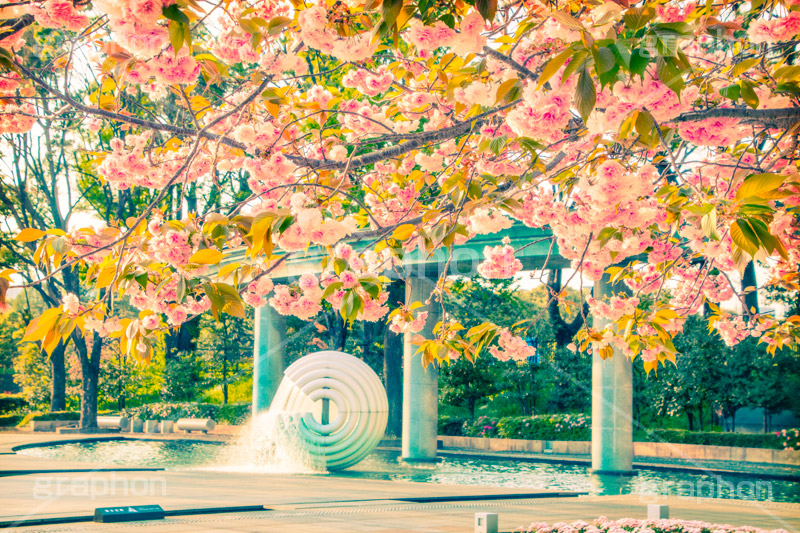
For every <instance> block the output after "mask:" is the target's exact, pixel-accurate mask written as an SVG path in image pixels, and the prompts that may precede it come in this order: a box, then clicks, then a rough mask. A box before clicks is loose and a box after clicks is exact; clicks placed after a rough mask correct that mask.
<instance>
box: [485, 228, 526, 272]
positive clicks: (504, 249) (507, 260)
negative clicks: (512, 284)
mask: <svg viewBox="0 0 800 533" xmlns="http://www.w3.org/2000/svg"><path fill="white" fill-rule="evenodd" d="M510 242H511V241H510V239H509V238H508V237H504V238H503V244H501V245H498V246H486V247H484V249H483V256H484V257H485V258H486V259H485V260H484V261H483V262H482V263H480V264H479V265H478V273H479V274H480V275H481V276H483V277H484V278H488V279H508V278H513V277H514V274H516V273H517V272H519V271H520V270H522V261H520V260H519V259H517V258H516V257H514V248H513V247H512V246H511V245H510V244H509V243H510Z"/></svg>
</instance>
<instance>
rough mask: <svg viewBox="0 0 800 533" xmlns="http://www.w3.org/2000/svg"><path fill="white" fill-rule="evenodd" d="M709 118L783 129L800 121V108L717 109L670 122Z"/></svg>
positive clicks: (705, 110) (681, 116) (695, 120)
mask: <svg viewBox="0 0 800 533" xmlns="http://www.w3.org/2000/svg"><path fill="white" fill-rule="evenodd" d="M709 118H738V119H741V121H742V123H744V124H762V125H764V126H775V127H782V126H788V125H791V124H793V123H795V122H797V121H800V107H787V108H781V109H751V108H749V107H715V108H712V109H704V110H702V111H691V112H689V113H683V114H682V115H679V116H677V117H675V118H673V119H671V120H669V122H697V121H699V120H706V119H709Z"/></svg>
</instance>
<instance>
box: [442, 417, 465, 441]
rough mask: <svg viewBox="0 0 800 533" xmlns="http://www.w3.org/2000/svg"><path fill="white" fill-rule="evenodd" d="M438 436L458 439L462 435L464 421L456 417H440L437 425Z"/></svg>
mask: <svg viewBox="0 0 800 533" xmlns="http://www.w3.org/2000/svg"><path fill="white" fill-rule="evenodd" d="M438 431H439V435H450V436H453V437H460V436H462V435H463V434H464V419H463V418H460V417H456V416H441V417H439V424H438Z"/></svg>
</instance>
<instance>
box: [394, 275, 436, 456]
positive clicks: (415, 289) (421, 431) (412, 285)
mask: <svg viewBox="0 0 800 533" xmlns="http://www.w3.org/2000/svg"><path fill="white" fill-rule="evenodd" d="M435 283H436V281H435V280H431V279H427V278H418V277H413V278H409V280H408V282H407V283H406V303H407V304H409V303H411V302H422V303H425V301H426V300H427V299H428V298H430V294H431V290H432V289H433V288H434V287H435ZM422 311H427V312H428V319H427V321H426V322H425V328H424V329H423V330H422V331H420V332H419V334H420V335H422V336H423V337H426V338H431V337H433V328H434V326H435V325H436V323H437V322H438V321H439V317H440V314H441V307H440V305H439V303H438V302H436V301H433V300H431V302H430V304H429V305H426V306H425V307H421V308H419V309H417V310H416V312H422ZM414 335H416V334H415V333H406V334H405V337H404V339H403V459H404V460H406V461H420V462H425V461H435V460H436V437H437V423H438V418H439V370H438V368H437V367H436V366H434V365H428V366H427V367H425V366H422V354H417V353H415V352H416V351H417V346H416V345H414V344H412V343H411V339H412V337H413V336H414Z"/></svg>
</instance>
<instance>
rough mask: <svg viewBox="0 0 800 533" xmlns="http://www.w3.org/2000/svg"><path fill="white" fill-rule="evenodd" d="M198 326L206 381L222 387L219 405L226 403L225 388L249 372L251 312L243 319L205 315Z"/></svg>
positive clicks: (226, 394) (250, 367) (251, 355)
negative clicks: (215, 317) (216, 317)
mask: <svg viewBox="0 0 800 533" xmlns="http://www.w3.org/2000/svg"><path fill="white" fill-rule="evenodd" d="M199 324H200V335H199V337H198V344H199V346H200V348H198V350H199V352H200V353H201V354H202V358H203V361H204V363H205V364H204V370H205V375H206V378H207V382H208V384H209V385H211V386H213V387H220V388H221V390H222V403H223V404H227V403H228V386H229V385H230V384H231V383H234V382H236V381H238V380H240V379H241V378H242V377H243V376H244V375H246V374H249V373H251V372H252V368H253V366H252V357H253V310H252V308H248V313H247V317H246V318H236V317H233V316H231V315H227V314H223V315H220V320H216V319H214V317H213V316H211V314H210V313H206V314H204V315H203V316H202V317H201V318H200V322H199Z"/></svg>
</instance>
